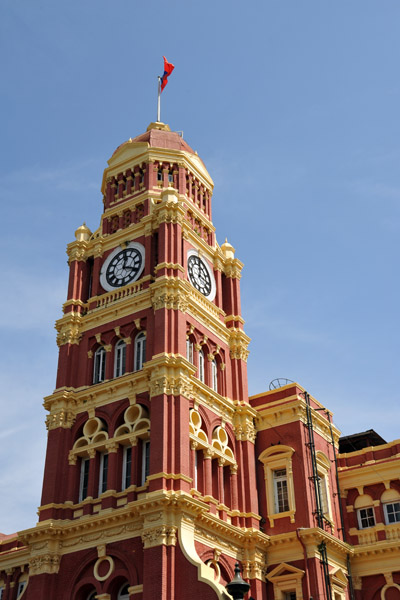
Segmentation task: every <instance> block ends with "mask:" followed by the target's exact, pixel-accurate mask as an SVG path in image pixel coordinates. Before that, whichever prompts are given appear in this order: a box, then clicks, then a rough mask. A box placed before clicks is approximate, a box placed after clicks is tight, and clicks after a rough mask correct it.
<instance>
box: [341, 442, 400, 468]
mask: <svg viewBox="0 0 400 600" xmlns="http://www.w3.org/2000/svg"><path fill="white" fill-rule="evenodd" d="M398 444H400V439H399V440H392V441H391V442H388V443H387V444H381V445H379V446H368V447H367V448H362V449H361V450H354V452H343V453H341V454H338V459H339V458H347V457H349V456H351V457H353V456H361V455H362V454H369V453H370V452H377V451H381V450H387V449H390V448H393V446H396V445H398ZM396 457H398V458H400V454H394V455H393V456H390V457H388V458H386V459H382V460H389V459H390V458H396ZM364 464H365V463H364Z"/></svg>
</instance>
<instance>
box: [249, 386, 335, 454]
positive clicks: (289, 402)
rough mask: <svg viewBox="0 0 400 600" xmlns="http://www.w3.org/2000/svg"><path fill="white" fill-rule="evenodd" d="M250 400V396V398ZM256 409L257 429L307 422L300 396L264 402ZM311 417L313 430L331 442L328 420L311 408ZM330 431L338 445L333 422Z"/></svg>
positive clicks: (302, 400)
mask: <svg viewBox="0 0 400 600" xmlns="http://www.w3.org/2000/svg"><path fill="white" fill-rule="evenodd" d="M250 400H251V398H250ZM255 409H256V411H257V419H256V428H257V431H264V430H268V429H273V428H275V427H278V426H281V425H287V424H288V423H295V422H297V421H300V422H302V423H306V422H307V415H306V402H305V400H304V398H302V397H301V396H293V395H292V396H290V397H289V398H282V399H281V400H278V401H275V402H271V404H264V405H262V406H261V407H260V406H257V407H255ZM312 419H313V425H314V430H315V431H316V432H317V433H318V434H319V435H321V436H322V437H323V438H324V439H325V440H326V441H327V442H331V431H330V427H329V421H327V419H325V418H324V417H323V416H322V415H321V414H320V413H319V412H318V411H316V410H315V409H312ZM331 426H332V432H333V437H334V440H335V445H336V446H337V445H338V442H339V437H340V431H339V430H338V429H337V427H336V426H335V425H333V423H332V424H331Z"/></svg>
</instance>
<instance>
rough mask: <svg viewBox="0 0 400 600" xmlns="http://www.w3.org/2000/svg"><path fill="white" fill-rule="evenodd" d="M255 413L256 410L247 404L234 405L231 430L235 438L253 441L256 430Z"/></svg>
mask: <svg viewBox="0 0 400 600" xmlns="http://www.w3.org/2000/svg"><path fill="white" fill-rule="evenodd" d="M256 415H257V413H256V411H255V410H254V409H253V408H251V406H250V405H248V404H238V405H237V406H236V407H235V415H234V418H233V430H234V432H235V436H236V439H237V440H240V441H242V442H244V441H248V442H251V443H253V444H254V443H255V441H256V435H257V432H256V429H255V427H254V419H255V417H256Z"/></svg>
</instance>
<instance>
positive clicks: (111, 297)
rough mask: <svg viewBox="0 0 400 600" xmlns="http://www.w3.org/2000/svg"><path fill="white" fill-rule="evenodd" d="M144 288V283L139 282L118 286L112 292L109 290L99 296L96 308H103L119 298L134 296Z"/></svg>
mask: <svg viewBox="0 0 400 600" xmlns="http://www.w3.org/2000/svg"><path fill="white" fill-rule="evenodd" d="M142 290H143V283H141V282H137V283H133V284H132V285H126V286H124V287H122V288H118V289H116V290H113V291H112V292H108V293H107V294H102V295H101V296H98V297H97V299H96V308H103V307H105V306H107V305H108V304H112V303H113V302H117V301H118V300H123V299H124V298H127V297H128V296H133V295H134V294H137V293H138V292H141V291H142Z"/></svg>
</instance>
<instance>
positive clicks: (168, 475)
mask: <svg viewBox="0 0 400 600" xmlns="http://www.w3.org/2000/svg"><path fill="white" fill-rule="evenodd" d="M154 479H173V480H175V481H177V480H182V481H186V482H187V483H192V481H193V479H192V477H188V476H187V475H183V474H182V473H165V472H164V471H162V472H160V473H154V474H153V475H148V477H147V481H153V480H154Z"/></svg>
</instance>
